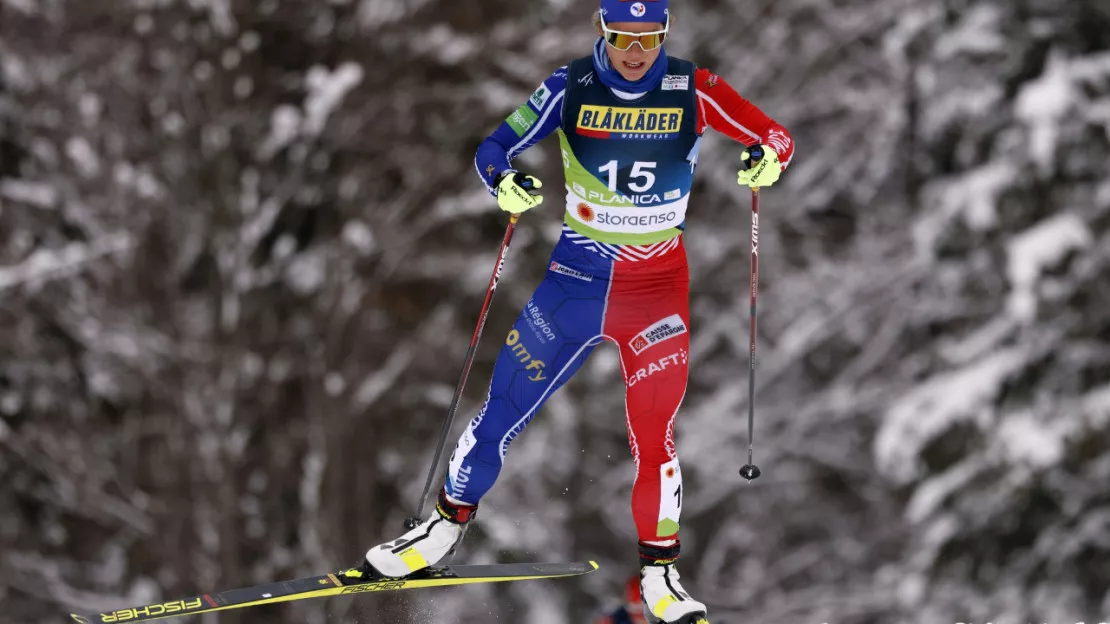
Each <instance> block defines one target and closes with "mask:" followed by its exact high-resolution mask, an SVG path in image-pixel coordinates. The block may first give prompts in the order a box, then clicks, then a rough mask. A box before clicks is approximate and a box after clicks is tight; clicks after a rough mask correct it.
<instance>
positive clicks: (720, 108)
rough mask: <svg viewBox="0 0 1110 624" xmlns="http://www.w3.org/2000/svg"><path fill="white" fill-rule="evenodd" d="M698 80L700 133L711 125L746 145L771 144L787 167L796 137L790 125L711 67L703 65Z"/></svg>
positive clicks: (696, 79)
mask: <svg viewBox="0 0 1110 624" xmlns="http://www.w3.org/2000/svg"><path fill="white" fill-rule="evenodd" d="M694 81H695V83H697V95H698V127H697V130H698V134H702V133H703V132H705V129H706V128H707V127H708V128H713V129H714V130H716V131H717V132H720V133H721V134H723V135H725V136H727V137H729V138H731V139H732V140H734V141H737V142H739V143H743V144H744V145H746V146H751V145H756V144H760V145H770V146H771V148H772V149H774V150H775V153H776V154H778V155H779V162H781V163H782V168H783V169H786V166H787V165H789V164H790V159H791V158H793V157H794V139H793V138H792V137H791V136H790V133H789V132H787V131H786V128H784V127H783V126H782V125H780V124H779V123H778V122H777V121H775V120H774V119H771V118H770V117H768V116H767V114H766V113H764V112H763V111H761V110H759V109H758V108H757V107H756V106H755V104H752V103H751V102H749V101H747V100H745V99H744V98H743V97H741V96H740V94H739V93H737V92H736V89H733V88H732V86H731V85H729V84H728V83H727V82H725V81H724V79H723V78H721V77H720V76H718V75H717V74H714V73H713V72H711V71H709V70H708V69H704V68H700V67H699V68H698V69H697V72H696V73H695V74H694Z"/></svg>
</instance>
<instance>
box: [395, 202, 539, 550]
mask: <svg viewBox="0 0 1110 624" xmlns="http://www.w3.org/2000/svg"><path fill="white" fill-rule="evenodd" d="M519 219H520V214H513V215H512V217H511V218H510V219H509V225H508V227H506V228H505V237H504V238H503V239H502V240H501V249H500V251H498V252H497V263H496V264H495V265H494V269H493V275H491V276H490V278H489V286H487V287H486V298H485V300H484V301H482V311H481V313H480V314H479V315H478V325H477V327H475V328H474V334H473V335H472V336H471V337H470V348H468V349H467V350H466V359H465V360H464V361H463V366H462V372H461V373H460V374H459V383H458V385H456V386H455V396H454V397H452V399H451V407H450V409H448V411H447V420H446V421H444V423H443V430H442V431H441V432H440V434H439V444H438V445H436V452H435V455H434V456H433V457H432V465H431V468H429V469H428V479H427V481H425V483H424V493H423V494H421V495H420V502H419V503H418V504H417V506H416V510H415V512H414V514H413V516H412V517H411V518H409V519H407V520H406V521H405V528H406V529H412V528H414V527H416V526H417V525H419V524H420V520H421V518H422V517H423V516H424V506H425V505H427V504H428V493H429V492H430V491H431V489H432V482H433V481H434V480H435V477H436V472H437V470H438V468H439V460H440V457H441V456H442V455H443V447H444V445H445V444H446V443H447V436H449V435H450V434H451V425H452V423H454V421H455V414H456V413H457V412H458V411H459V403H460V402H461V401H462V393H463V388H465V387H466V379H467V377H469V376H470V367H471V366H472V365H473V364H474V355H475V353H477V351H478V339H479V338H481V337H482V329H483V328H484V327H485V325H486V318H487V317H488V316H489V306H490V302H492V301H493V291H494V290H496V289H497V281H498V280H499V279H501V269H503V268H504V267H505V254H506V253H507V252H508V250H509V242H510V241H512V239H513V231H514V230H515V229H516V222H517V221H518V220H519Z"/></svg>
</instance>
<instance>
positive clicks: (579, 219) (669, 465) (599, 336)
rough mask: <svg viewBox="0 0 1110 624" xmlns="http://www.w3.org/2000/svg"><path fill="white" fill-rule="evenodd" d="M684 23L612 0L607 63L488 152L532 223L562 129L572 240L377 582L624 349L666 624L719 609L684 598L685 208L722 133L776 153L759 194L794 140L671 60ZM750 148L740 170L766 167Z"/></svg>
mask: <svg viewBox="0 0 1110 624" xmlns="http://www.w3.org/2000/svg"><path fill="white" fill-rule="evenodd" d="M670 26H671V16H670V11H669V7H668V2H667V0H641V1H629V0H601V6H600V7H599V10H598V11H597V13H596V14H595V15H594V27H595V29H596V30H597V33H598V35H599V37H598V39H597V41H596V43H595V45H594V49H593V54H592V55H591V56H587V57H583V58H580V59H578V60H575V61H573V62H571V63H570V64H569V65H566V66H563V67H561V68H559V69H558V70H556V71H555V72H554V73H553V74H551V76H550V77H548V78H547V79H546V80H544V81H543V83H542V84H541V85H540V86H539V88H538V89H536V90H535V92H533V93H532V95H531V97H529V98H528V101H527V102H525V103H524V105H522V106H521V107H520V108H518V109H517V110H516V111H515V112H513V114H512V115H510V116H509V117H508V118H507V119H506V120H505V121H504V122H503V123H502V124H501V126H500V127H499V128H497V130H496V131H495V132H494V133H493V134H492V135H491V136H490V137H489V138H487V139H486V140H485V141H484V142H483V143H482V144H481V146H479V148H478V153H477V157H476V160H475V166H476V167H477V170H478V174H479V175H480V176H481V177H482V180H483V181H484V182H485V183H486V185H487V187H488V188H489V190H490V192H491V193H493V194H494V195H496V197H497V202H498V204H499V205H500V207H501V208H502V209H503V210H506V211H508V212H511V213H522V212H524V211H526V210H529V209H531V208H534V207H535V206H537V205H539V204H540V203H541V202H542V201H543V198H542V197H541V196H540V195H539V194H538V191H539V189H540V188H541V186H542V185H541V183H540V181H539V180H538V179H536V178H535V177H534V176H531V175H528V174H526V173H524V172H521V171H518V170H516V169H514V168H512V166H511V161H512V159H513V158H514V157H516V156H518V155H519V154H520V153H521V152H523V151H524V150H526V149H528V148H529V147H530V146H532V145H534V144H536V143H537V142H538V141H540V140H541V139H543V138H544V137H546V136H548V135H549V134H551V133H552V132H556V133H557V134H558V136H559V143H560V146H561V151H562V161H563V168H564V173H565V177H566V215H565V221H564V224H563V234H562V237H561V239H560V240H559V242H558V243H557V245H556V246H555V249H554V251H553V253H552V256H551V260H550V263H549V265H548V271H547V275H546V276H545V278H544V280H543V282H542V283H541V284H540V285H539V287H538V288H537V290H536V291H535V294H534V295H533V297H532V299H531V300H530V301H528V303H527V305H526V306H525V309H524V310H523V312H522V313H521V315H520V317H519V318H518V320H517V321H516V324H515V325H514V326H513V328H512V330H511V331H509V333H508V336H507V337H506V338H505V343H504V345H503V347H502V349H501V352H500V354H499V356H498V358H497V362H496V364H495V367H494V372H493V378H492V380H491V383H490V388H489V396H488V398H487V399H486V402H485V405H483V407H482V409H481V410H480V411H479V412H478V414H477V416H475V417H474V419H473V420H472V421H471V422H470V425H469V426H468V427H467V429H466V431H465V432H464V433H463V434H462V436H461V437H460V439H459V441H458V443H457V444H456V446H455V450H454V454H453V455H452V456H451V460H450V467H449V469H448V474H447V479H446V484H445V486H444V488H443V489H442V490H441V491H440V493H439V496H438V504H437V506H436V512H435V514H434V515H433V516H432V518H431V519H430V520H428V521H427V522H425V523H424V524H422V525H420V526H418V527H416V528H415V529H412V530H411V531H409V532H407V533H406V534H405V535H403V536H401V537H400V538H399V539H396V540H392V541H390V542H387V543H385V544H382V545H379V546H376V547H374V548H371V549H370V550H369V551H368V552H367V553H366V561H367V564H365V565H364V566H363V570H364V571H365V573H366V574H369V573H372V571H371V570H370V569H369V568H370V567H373V568H374V569H375V570H376V571H377V572H378V573H380V574H383V575H385V576H391V577H399V576H405V575H408V574H411V573H412V572H415V571H417V570H420V569H422V568H425V567H427V566H430V565H433V564H435V563H436V562H437V561H439V560H440V559H442V558H443V557H444V556H445V555H447V553H448V552H449V551H450V550H451V549H452V547H453V546H454V545H455V544H456V543H457V541H458V540H459V539H460V537H461V536H462V534H463V526H464V525H465V524H466V523H467V522H468V521H469V520H470V519H471V518H473V517H474V514H475V511H476V510H477V508H478V502H479V500H480V499H481V498H482V496H483V495H484V494H485V493H486V492H487V491H489V489H490V488H491V487H492V486H493V484H494V481H495V480H496V479H497V475H498V473H499V471H500V470H501V466H502V463H503V462H504V460H505V456H506V453H507V451H508V447H509V444H510V443H511V442H512V440H513V439H514V438H515V437H516V436H517V435H518V434H520V432H521V431H523V430H524V428H525V426H526V425H527V424H528V423H529V422H530V421H531V420H532V418H533V417H534V416H535V414H536V413H537V411H538V410H539V409H540V407H541V406H542V405H543V403H544V401H545V400H546V399H547V398H548V397H550V396H551V394H552V393H553V392H555V391H556V390H558V388H559V387H560V386H562V385H563V384H564V383H565V382H566V381H567V380H568V379H570V377H571V376H572V375H573V374H574V372H575V371H576V370H577V369H578V368H579V367H580V366H581V365H582V363H583V362H584V361H585V360H586V358H587V356H588V355H589V354H590V352H591V351H593V349H594V348H595V347H596V346H597V345H599V344H601V343H602V342H604V341H606V340H608V341H610V342H613V343H615V344H616V345H617V347H618V349H619V353H620V361H621V370H622V373H623V377H624V385H625V389H626V398H625V401H626V402H625V406H626V414H625V417H626V420H627V426H628V437H629V444H630V446H631V450H632V455H633V458H634V459H635V463H636V480H635V483H634V485H633V488H632V512H633V517H634V519H635V522H636V529H637V533H638V535H639V555H640V563H641V572H640V579H639V586H640V587H639V589H640V591H641V593H642V598H641V600H642V601H643V603H644V604H646V605H647V607H648V611H649V615H648V617H649V618H651V619H652V621H663V622H669V623H691V624H693V623H698V622H707V621H708V620H707V619H706V618H707V615H706V611H707V610H706V606H705V605H704V604H703V603H701V602H698V601H697V600H695V599H694V598H692V597H691V596H690V594H689V593H688V592H687V591H686V590H685V589H684V588H683V587H682V584H681V583H680V582H679V574H678V570H677V569H676V568H675V562H676V560H677V559H678V556H679V550H680V543H679V535H678V533H679V516H680V514H681V511H682V502H683V491H682V472H681V470H680V468H679V463H678V456H677V453H676V451H675V441H674V427H675V416H676V414H677V412H678V408H679V405H680V404H681V402H682V399H683V397H684V395H685V393H686V381H687V365H688V359H689V344H690V336H689V333H688V327H689V272H688V268H687V263H686V250H685V247H684V242H683V238H684V237H683V235H682V234H683V231H684V229H685V227H686V210H687V205H688V203H689V199H690V188H691V184H692V182H693V175H694V169H695V166H696V164H697V157H698V148H699V146H700V143H701V137H702V134H703V133H704V132H705V130H706V129H707V128H713V129H714V130H717V131H718V132H720V133H722V134H724V135H726V136H728V137H730V138H732V139H733V140H735V141H737V142H739V143H742V144H744V145H745V146H748V147H751V146H755V145H759V146H760V147H761V151H762V154H763V157H762V159H761V160H759V161H758V162H756V163H752V166H751V168H749V169H745V170H741V171H740V173H739V175H738V182H739V184H741V185H744V186H751V187H768V186H771V185H772V184H774V183H775V182H776V181H777V180H778V179H779V175H780V173H781V171H783V170H784V169H785V168H786V165H787V164H788V163H789V162H790V159H791V156H792V154H793V151H794V144H793V141H792V139H791V137H790V135H789V133H787V131H786V129H785V128H783V127H782V126H781V125H779V124H778V123H776V122H775V121H774V120H772V119H771V118H769V117H768V116H767V115H765V114H764V113H763V112H761V111H760V110H759V109H758V108H756V107H755V106H754V105H752V104H751V103H750V102H748V101H747V100H745V99H744V98H742V97H740V95H738V94H737V93H736V91H735V90H733V88H732V87H730V86H729V85H728V84H727V83H726V82H725V81H724V80H723V79H721V78H720V77H719V76H717V75H716V74H713V73H711V72H710V71H709V70H707V69H701V68H697V67H695V66H694V64H693V63H691V62H689V61H685V60H682V59H678V58H674V57H669V56H667V54H666V53H665V52H664V49H663V42H664V40H665V39H666V38H667V34H668V33H669V31H670ZM748 154H749V153H748V151H747V150H745V151H744V154H743V155H742V156H741V157H740V158H738V159H737V161H738V162H739V161H740V160H741V159H743V160H744V161H746V162H750V160H749V156H748ZM737 235H738V236H740V235H741V234H740V233H737ZM615 416H616V415H614V414H589V415H587V417H589V418H611V417H615Z"/></svg>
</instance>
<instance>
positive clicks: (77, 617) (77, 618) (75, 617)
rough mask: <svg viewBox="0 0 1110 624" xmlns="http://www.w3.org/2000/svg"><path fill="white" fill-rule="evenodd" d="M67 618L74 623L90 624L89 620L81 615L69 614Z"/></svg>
mask: <svg viewBox="0 0 1110 624" xmlns="http://www.w3.org/2000/svg"><path fill="white" fill-rule="evenodd" d="M69 617H71V618H73V621H74V622H80V624H90V622H89V618H87V617H85V616H83V615H77V614H76V613H70V614H69Z"/></svg>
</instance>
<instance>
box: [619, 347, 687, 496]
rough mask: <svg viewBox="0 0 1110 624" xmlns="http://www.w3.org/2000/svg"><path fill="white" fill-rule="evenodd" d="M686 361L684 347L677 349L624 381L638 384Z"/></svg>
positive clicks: (632, 384)
mask: <svg viewBox="0 0 1110 624" xmlns="http://www.w3.org/2000/svg"><path fill="white" fill-rule="evenodd" d="M686 362H687V355H686V349H679V350H678V353H672V354H670V355H665V356H663V357H661V358H659V359H658V360H656V361H654V362H652V363H650V364H648V365H647V366H645V367H644V368H641V369H640V370H638V371H636V372H635V373H632V374H631V375H629V376H628V380H627V381H626V382H625V383H626V384H628V387H629V388H631V387H632V386H635V385H636V384H638V383H640V382H641V381H643V380H645V379H647V378H648V377H651V376H652V375H654V374H655V373H661V372H663V371H665V370H667V369H668V368H670V367H672V366H678V365H680V364H685V363H686ZM668 476H670V475H668Z"/></svg>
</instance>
